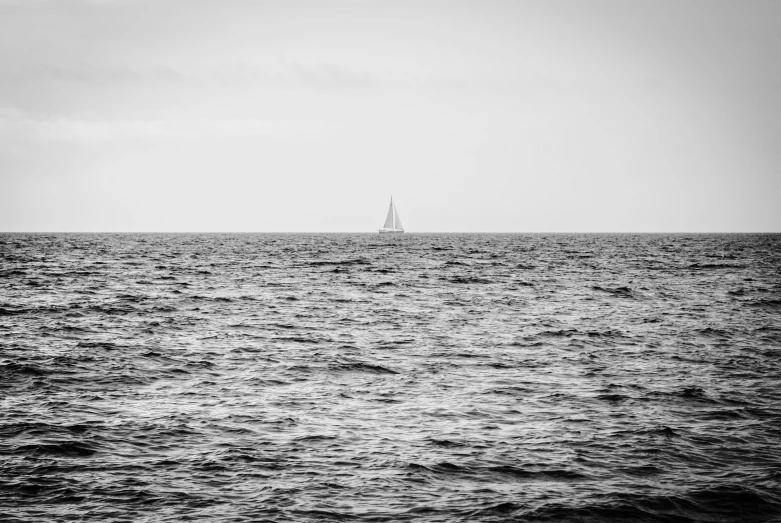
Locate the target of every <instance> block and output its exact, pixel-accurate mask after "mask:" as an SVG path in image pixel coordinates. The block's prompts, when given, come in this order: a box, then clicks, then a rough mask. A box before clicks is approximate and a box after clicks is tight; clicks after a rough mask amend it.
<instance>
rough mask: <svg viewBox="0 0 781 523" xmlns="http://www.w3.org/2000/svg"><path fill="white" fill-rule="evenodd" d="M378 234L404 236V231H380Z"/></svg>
mask: <svg viewBox="0 0 781 523" xmlns="http://www.w3.org/2000/svg"><path fill="white" fill-rule="evenodd" d="M380 234H404V231H398V230H393V229H391V230H387V229H380Z"/></svg>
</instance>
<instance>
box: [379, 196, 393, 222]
mask: <svg viewBox="0 0 781 523" xmlns="http://www.w3.org/2000/svg"><path fill="white" fill-rule="evenodd" d="M382 228H383V229H393V200H391V203H390V207H388V217H387V218H385V225H383V226H382Z"/></svg>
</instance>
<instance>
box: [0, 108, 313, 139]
mask: <svg viewBox="0 0 781 523" xmlns="http://www.w3.org/2000/svg"><path fill="white" fill-rule="evenodd" d="M324 131H326V124H325V123H324V122H320V121H311V120H262V119H254V118H246V119H238V118H233V119H218V120H208V119H168V120H131V121H129V120H123V121H102V120H76V119H68V118H57V119H41V118H34V117H33V116H31V115H30V114H28V113H25V112H23V111H19V110H16V109H7V108H6V109H0V141H3V142H7V143H10V142H17V143H18V142H28V143H29V142H36V143H63V142H66V143H72V142H75V143H83V144H90V143H104V142H111V141H128V140H130V141H132V140H148V141H164V140H195V139H203V138H253V137H262V136H277V137H292V136H301V135H316V134H319V133H323V132H324Z"/></svg>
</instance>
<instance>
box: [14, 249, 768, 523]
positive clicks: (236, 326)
mask: <svg viewBox="0 0 781 523" xmlns="http://www.w3.org/2000/svg"><path fill="white" fill-rule="evenodd" d="M0 260H2V265H1V266H0V398H1V399H2V412H1V413H0V511H1V512H2V517H0V519H2V520H3V521H48V520H51V521H91V520H116V521H180V520H188V521H193V520H205V521H342V520H344V521H442V522H448V521H602V520H615V521H769V520H773V519H774V518H777V517H778V515H779V513H781V512H780V511H781V390H780V389H779V385H780V384H781V235H411V234H405V235H403V236H394V237H388V236H379V235H358V234H356V235H196V234H193V235H185V234H181V235H151V234H150V235H143V234H127V235H119V234H117V235H108V234H105V235H103V234H96V235H66V234H62V235H44V234H39V235H25V234H5V235H0Z"/></svg>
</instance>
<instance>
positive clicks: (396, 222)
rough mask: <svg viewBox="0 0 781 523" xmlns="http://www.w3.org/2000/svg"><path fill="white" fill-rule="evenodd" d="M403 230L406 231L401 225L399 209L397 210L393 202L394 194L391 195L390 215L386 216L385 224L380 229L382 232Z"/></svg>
mask: <svg viewBox="0 0 781 523" xmlns="http://www.w3.org/2000/svg"><path fill="white" fill-rule="evenodd" d="M402 232H404V227H402V225H401V220H400V219H399V211H398V210H396V206H395V205H394V204H393V196H391V202H390V207H388V216H387V217H386V218H385V225H383V226H382V229H380V234H387V233H402Z"/></svg>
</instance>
